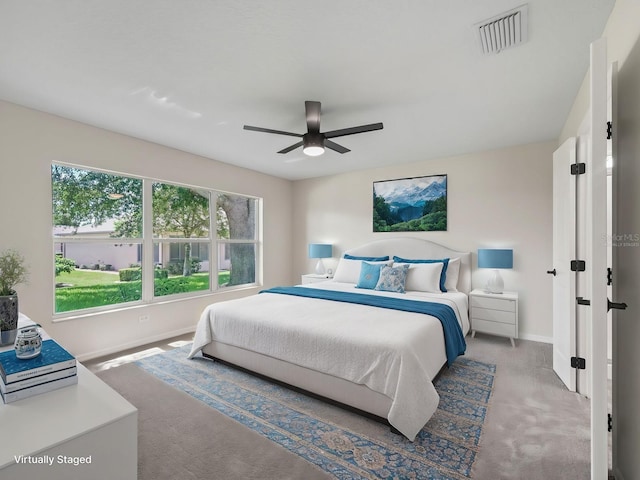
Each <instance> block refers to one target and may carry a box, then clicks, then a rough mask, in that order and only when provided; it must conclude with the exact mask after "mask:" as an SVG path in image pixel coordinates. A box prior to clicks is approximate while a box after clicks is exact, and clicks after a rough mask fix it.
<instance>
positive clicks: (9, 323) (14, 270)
mask: <svg viewBox="0 0 640 480" xmlns="http://www.w3.org/2000/svg"><path fill="white" fill-rule="evenodd" d="M28 276H29V273H28V271H27V267H26V265H25V261H24V257H23V256H22V255H20V253H18V252H17V251H15V250H5V251H3V252H2V253H1V254H0V345H9V344H12V343H13V342H14V340H15V338H16V333H17V332H18V294H17V293H16V291H15V290H14V288H15V287H16V285H18V284H20V283H25V282H26V281H27V278H28Z"/></svg>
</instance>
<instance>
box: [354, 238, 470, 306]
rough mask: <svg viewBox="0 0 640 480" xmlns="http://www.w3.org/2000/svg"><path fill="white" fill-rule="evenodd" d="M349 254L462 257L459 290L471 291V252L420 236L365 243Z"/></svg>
mask: <svg viewBox="0 0 640 480" xmlns="http://www.w3.org/2000/svg"><path fill="white" fill-rule="evenodd" d="M344 253H348V254H349V255H357V256H363V257H382V256H384V255H389V258H393V256H394V255H396V256H398V257H403V258H413V259H422V258H434V259H435V258H458V257H459V258H460V274H459V276H458V290H459V291H460V292H464V293H466V294H467V295H468V294H469V292H471V253H469V252H457V251H455V250H451V249H450V248H447V247H445V246H443V245H439V244H437V243H433V242H430V241H429V240H422V239H420V238H412V237H405V238H402V237H400V238H388V239H384V240H377V241H375V242H371V243H365V244H364V245H361V246H359V247H356V248H352V249H350V250H347V251H345V252H344Z"/></svg>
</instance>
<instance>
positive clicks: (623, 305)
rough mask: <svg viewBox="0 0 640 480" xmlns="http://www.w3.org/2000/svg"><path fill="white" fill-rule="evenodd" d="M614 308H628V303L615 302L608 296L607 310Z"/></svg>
mask: <svg viewBox="0 0 640 480" xmlns="http://www.w3.org/2000/svg"><path fill="white" fill-rule="evenodd" d="M612 308H613V309H614V310H626V309H627V304H626V303H614V302H612V301H611V300H609V299H608V298H607V312H608V311H609V310H611V309H612Z"/></svg>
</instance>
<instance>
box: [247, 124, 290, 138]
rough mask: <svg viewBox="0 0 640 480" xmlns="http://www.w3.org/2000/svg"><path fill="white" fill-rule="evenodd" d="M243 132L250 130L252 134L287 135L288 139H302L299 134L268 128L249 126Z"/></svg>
mask: <svg viewBox="0 0 640 480" xmlns="http://www.w3.org/2000/svg"><path fill="white" fill-rule="evenodd" d="M244 129H245V130H251V131H253V132H264V133H275V134H277V135H289V136H290V137H302V134H301V133H292V132H283V131H282V130H272V129H270V128H262V127H251V126H249V125H245V126H244Z"/></svg>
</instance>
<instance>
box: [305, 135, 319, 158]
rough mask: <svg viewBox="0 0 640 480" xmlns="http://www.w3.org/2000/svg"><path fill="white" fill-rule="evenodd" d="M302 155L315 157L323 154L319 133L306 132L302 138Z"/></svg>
mask: <svg viewBox="0 0 640 480" xmlns="http://www.w3.org/2000/svg"><path fill="white" fill-rule="evenodd" d="M302 145H303V146H302V153H304V154H305V155H309V156H310V157H317V156H318V155H322V154H323V153H324V138H323V137H322V135H321V134H320V133H316V132H307V133H306V134H305V135H304V136H303V137H302Z"/></svg>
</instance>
